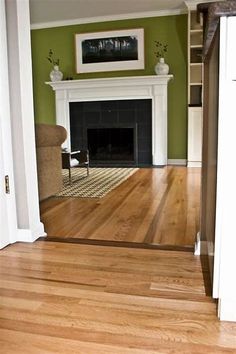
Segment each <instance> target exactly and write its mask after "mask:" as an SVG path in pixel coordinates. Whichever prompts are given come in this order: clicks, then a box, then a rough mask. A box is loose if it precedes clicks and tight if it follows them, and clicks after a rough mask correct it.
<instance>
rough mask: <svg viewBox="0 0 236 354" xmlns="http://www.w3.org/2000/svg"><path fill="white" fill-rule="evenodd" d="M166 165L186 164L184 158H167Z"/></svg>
mask: <svg viewBox="0 0 236 354" xmlns="http://www.w3.org/2000/svg"><path fill="white" fill-rule="evenodd" d="M167 163H168V165H176V166H186V164H187V160H186V159H168V161H167Z"/></svg>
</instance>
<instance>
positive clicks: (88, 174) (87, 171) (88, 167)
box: [87, 164, 89, 176]
mask: <svg viewBox="0 0 236 354" xmlns="http://www.w3.org/2000/svg"><path fill="white" fill-rule="evenodd" d="M87 176H89V164H87Z"/></svg>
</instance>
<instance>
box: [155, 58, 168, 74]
mask: <svg viewBox="0 0 236 354" xmlns="http://www.w3.org/2000/svg"><path fill="white" fill-rule="evenodd" d="M155 72H156V74H157V75H168V73H169V65H168V64H166V63H165V59H164V58H160V59H159V62H158V63H157V64H156V65H155Z"/></svg>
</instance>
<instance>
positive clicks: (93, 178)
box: [56, 167, 138, 198]
mask: <svg viewBox="0 0 236 354" xmlns="http://www.w3.org/2000/svg"><path fill="white" fill-rule="evenodd" d="M136 171H138V168H126V167H125V168H116V167H111V168H110V167H109V168H97V167H96V168H95V167H93V168H90V169H89V176H88V177H87V169H86V168H73V169H72V170H71V174H72V183H71V184H70V182H69V176H68V170H62V176H63V189H62V191H61V192H60V193H58V194H56V197H80V198H102V197H104V196H105V195H106V194H107V193H108V192H110V191H112V190H113V189H114V188H116V187H117V186H119V185H120V184H121V183H122V182H124V181H125V180H126V179H127V178H129V177H130V176H132V175H133V174H134V173H135V172H136Z"/></svg>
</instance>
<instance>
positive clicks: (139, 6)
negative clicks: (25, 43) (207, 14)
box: [30, 0, 194, 25]
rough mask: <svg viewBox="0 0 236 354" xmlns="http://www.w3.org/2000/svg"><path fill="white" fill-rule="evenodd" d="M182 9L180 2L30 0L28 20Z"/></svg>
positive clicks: (162, 0) (164, 0) (46, 21)
mask: <svg viewBox="0 0 236 354" xmlns="http://www.w3.org/2000/svg"><path fill="white" fill-rule="evenodd" d="M190 1H191V0H190ZM193 1H194V0H193ZM184 7H185V6H184V1H183V0H30V17H31V24H32V25H36V24H42V23H48V22H54V21H68V20H75V19H86V18H92V17H101V16H117V15H124V14H134V13H135V14H138V13H145V12H157V11H164V10H171V11H173V10H179V9H183V8H184Z"/></svg>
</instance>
